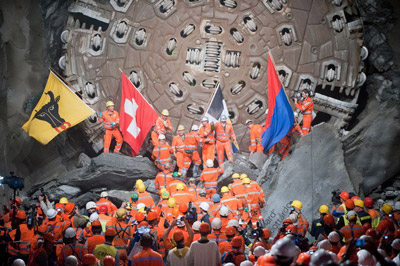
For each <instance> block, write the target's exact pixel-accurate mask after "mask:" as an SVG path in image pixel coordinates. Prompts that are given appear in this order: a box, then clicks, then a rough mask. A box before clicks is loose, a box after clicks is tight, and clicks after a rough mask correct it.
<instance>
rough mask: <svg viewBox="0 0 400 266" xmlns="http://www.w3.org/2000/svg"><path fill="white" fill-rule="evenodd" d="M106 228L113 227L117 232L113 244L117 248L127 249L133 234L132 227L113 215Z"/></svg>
mask: <svg viewBox="0 0 400 266" xmlns="http://www.w3.org/2000/svg"><path fill="white" fill-rule="evenodd" d="M106 228H107V229H108V228H113V229H114V230H115V232H116V233H117V234H116V235H115V237H114V240H113V243H112V244H113V246H114V247H115V248H116V249H118V250H119V249H125V248H126V246H127V245H128V242H129V239H130V238H131V237H132V236H133V233H134V232H132V231H133V229H132V227H131V226H130V225H129V224H127V223H125V222H124V221H118V220H117V218H115V217H113V218H112V219H111V220H110V221H109V222H108V223H107V225H106Z"/></svg>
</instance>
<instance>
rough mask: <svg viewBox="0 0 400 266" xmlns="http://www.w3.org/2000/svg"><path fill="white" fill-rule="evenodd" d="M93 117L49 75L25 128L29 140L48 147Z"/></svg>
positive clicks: (65, 87)
mask: <svg viewBox="0 0 400 266" xmlns="http://www.w3.org/2000/svg"><path fill="white" fill-rule="evenodd" d="M94 113H95V111H94V110H93V109H92V108H90V107H89V106H88V105H86V104H85V103H84V102H83V101H82V100H81V99H80V98H79V97H78V96H77V95H76V94H75V93H74V92H73V91H71V89H70V88H69V87H68V86H67V85H65V83H64V82H63V81H61V79H60V78H58V77H57V76H56V75H55V74H54V73H53V72H52V71H50V74H49V77H48V79H47V83H46V87H45V89H44V91H43V94H42V96H41V97H40V100H39V102H38V103H37V105H36V107H35V109H33V111H32V114H31V116H30V118H29V120H28V121H27V122H26V123H25V124H24V125H23V126H22V128H23V129H24V130H25V131H26V132H27V133H28V134H29V136H31V137H33V138H35V139H36V140H37V141H39V142H40V143H42V144H43V145H46V144H47V143H49V142H50V141H51V140H52V139H53V138H54V137H55V136H57V135H58V134H60V133H61V132H63V131H65V130H67V129H69V128H71V127H73V126H75V125H77V124H79V123H80V122H82V121H83V120H85V119H86V118H88V117H89V116H91V115H92V114H94Z"/></svg>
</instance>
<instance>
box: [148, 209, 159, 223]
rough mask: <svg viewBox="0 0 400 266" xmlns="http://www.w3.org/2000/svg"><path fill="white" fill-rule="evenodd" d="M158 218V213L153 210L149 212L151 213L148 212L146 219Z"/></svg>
mask: <svg viewBox="0 0 400 266" xmlns="http://www.w3.org/2000/svg"><path fill="white" fill-rule="evenodd" d="M157 218H158V215H157V213H156V212H155V211H151V212H149V213H148V214H147V218H146V220H147V221H154V220H157Z"/></svg>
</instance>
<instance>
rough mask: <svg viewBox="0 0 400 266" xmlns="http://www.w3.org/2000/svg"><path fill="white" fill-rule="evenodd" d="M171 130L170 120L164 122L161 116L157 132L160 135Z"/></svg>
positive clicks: (157, 124)
mask: <svg viewBox="0 0 400 266" xmlns="http://www.w3.org/2000/svg"><path fill="white" fill-rule="evenodd" d="M164 121H165V122H164ZM171 128H172V125H171V121H170V120H169V119H168V118H167V119H166V120H163V119H162V117H161V116H159V117H158V118H157V120H156V126H155V131H156V132H157V133H158V134H165V133H167V130H168V131H170V130H171Z"/></svg>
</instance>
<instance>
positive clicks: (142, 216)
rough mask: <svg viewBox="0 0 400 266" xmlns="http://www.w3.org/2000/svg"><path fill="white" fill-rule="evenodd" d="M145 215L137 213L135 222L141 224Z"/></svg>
mask: <svg viewBox="0 0 400 266" xmlns="http://www.w3.org/2000/svg"><path fill="white" fill-rule="evenodd" d="M144 218H145V217H144V214H143V213H141V212H137V213H136V214H135V220H136V221H137V222H139V223H140V222H141V221H144Z"/></svg>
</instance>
